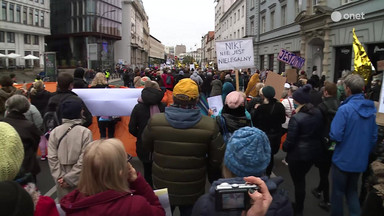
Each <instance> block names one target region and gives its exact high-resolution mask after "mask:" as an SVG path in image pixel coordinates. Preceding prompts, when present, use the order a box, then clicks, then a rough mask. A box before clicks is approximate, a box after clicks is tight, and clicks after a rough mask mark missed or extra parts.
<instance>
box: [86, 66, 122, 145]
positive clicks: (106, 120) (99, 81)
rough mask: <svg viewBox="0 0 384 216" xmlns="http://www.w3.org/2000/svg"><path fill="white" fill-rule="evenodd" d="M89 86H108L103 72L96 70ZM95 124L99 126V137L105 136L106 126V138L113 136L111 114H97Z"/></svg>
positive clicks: (113, 123)
mask: <svg viewBox="0 0 384 216" xmlns="http://www.w3.org/2000/svg"><path fill="white" fill-rule="evenodd" d="M91 88H110V87H109V85H108V82H107V79H106V78H105V74H104V73H101V72H98V73H97V74H96V76H95V78H94V79H93V80H92V83H91ZM97 125H98V127H99V132H100V138H106V137H107V128H108V138H113V137H115V125H116V121H115V120H114V119H113V118H112V116H97Z"/></svg>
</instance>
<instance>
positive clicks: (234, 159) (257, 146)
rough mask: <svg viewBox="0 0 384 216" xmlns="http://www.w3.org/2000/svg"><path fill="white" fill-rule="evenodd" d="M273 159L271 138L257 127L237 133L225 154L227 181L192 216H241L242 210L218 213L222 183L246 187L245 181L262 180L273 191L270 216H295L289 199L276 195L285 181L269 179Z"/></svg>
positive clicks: (215, 185) (224, 166)
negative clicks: (216, 203)
mask: <svg viewBox="0 0 384 216" xmlns="http://www.w3.org/2000/svg"><path fill="white" fill-rule="evenodd" d="M270 159H271V147H270V144H269V139H268V137H267V135H266V134H265V133H264V132H263V131H261V130H260V129H257V128H254V127H242V128H240V129H238V130H236V131H235V132H234V133H233V135H232V136H231V138H230V140H229V141H228V143H227V148H226V150H225V156H224V164H223V168H222V171H223V177H224V178H222V179H219V180H217V181H215V182H213V183H212V186H211V188H210V190H209V193H208V194H205V195H203V196H202V197H200V198H199V200H198V201H197V202H196V203H195V206H194V208H193V211H192V215H200V216H205V215H206V216H208V215H209V216H211V215H222V214H225V215H241V210H223V211H219V210H217V209H215V201H216V198H215V190H216V187H217V186H218V185H220V184H221V183H224V182H226V183H229V184H244V183H245V181H244V177H247V176H257V177H261V178H262V179H263V180H264V181H265V183H266V185H268V189H269V191H270V192H271V193H272V196H273V201H272V204H271V206H270V207H269V209H268V211H267V212H266V215H277V216H282V215H287V216H288V215H293V210H292V206H291V202H290V201H289V200H288V197H287V196H284V195H281V194H279V193H276V191H277V190H278V185H279V184H281V183H282V182H283V179H282V178H281V177H275V178H271V179H268V178H267V177H266V176H265V172H266V169H267V167H268V164H269V161H270Z"/></svg>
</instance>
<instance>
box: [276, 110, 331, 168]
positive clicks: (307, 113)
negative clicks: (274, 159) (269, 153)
mask: <svg viewBox="0 0 384 216" xmlns="http://www.w3.org/2000/svg"><path fill="white" fill-rule="evenodd" d="M323 130H324V121H323V115H322V114H321V111H320V110H319V109H318V108H316V107H314V106H313V105H312V104H311V103H308V104H305V105H304V106H303V107H302V108H301V109H300V111H299V112H298V113H296V114H295V115H293V116H292V117H291V120H289V124H288V133H287V139H286V140H285V142H284V143H283V150H284V151H286V152H287V157H286V160H287V162H288V163H289V161H291V160H292V161H318V160H319V159H321V157H322V156H323V145H322V139H323Z"/></svg>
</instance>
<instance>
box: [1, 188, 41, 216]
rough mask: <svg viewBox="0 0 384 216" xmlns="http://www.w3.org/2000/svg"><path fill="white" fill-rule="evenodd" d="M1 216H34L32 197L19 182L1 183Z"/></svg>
mask: <svg viewBox="0 0 384 216" xmlns="http://www.w3.org/2000/svg"><path fill="white" fill-rule="evenodd" d="M0 191H1V192H0V211H1V213H0V215H14V216H33V214H34V204H33V201H32V197H31V196H30V195H29V193H28V192H27V191H26V190H24V188H22V187H21V186H20V185H19V184H18V183H17V182H14V181H3V182H0Z"/></svg>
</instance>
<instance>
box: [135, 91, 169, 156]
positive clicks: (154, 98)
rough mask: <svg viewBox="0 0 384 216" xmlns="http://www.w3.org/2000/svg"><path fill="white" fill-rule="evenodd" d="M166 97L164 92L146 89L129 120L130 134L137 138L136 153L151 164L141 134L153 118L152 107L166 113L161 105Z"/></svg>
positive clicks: (142, 92)
mask: <svg viewBox="0 0 384 216" xmlns="http://www.w3.org/2000/svg"><path fill="white" fill-rule="evenodd" d="M163 96H164V92H163V91H159V90H158V89H155V88H144V89H143V90H142V91H141V99H140V98H139V99H138V102H139V103H138V104H136V106H135V107H134V108H133V110H132V113H131V118H130V120H129V125H128V127H129V133H131V134H132V135H133V136H135V137H136V138H137V140H136V153H137V156H139V158H140V160H142V161H144V162H149V161H150V160H151V159H150V153H149V152H148V151H144V149H143V144H142V142H141V134H142V133H143V130H144V128H145V126H147V123H148V120H149V118H150V117H151V115H150V107H151V106H152V105H157V106H158V107H159V110H160V112H164V109H165V105H164V104H163V103H161V99H162V98H163Z"/></svg>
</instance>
